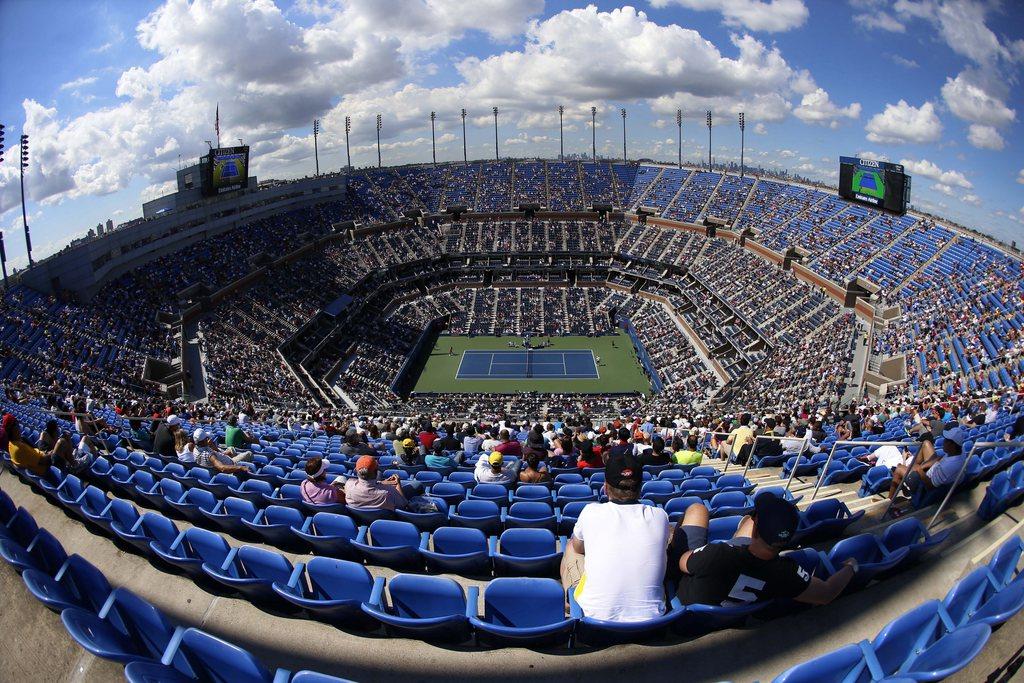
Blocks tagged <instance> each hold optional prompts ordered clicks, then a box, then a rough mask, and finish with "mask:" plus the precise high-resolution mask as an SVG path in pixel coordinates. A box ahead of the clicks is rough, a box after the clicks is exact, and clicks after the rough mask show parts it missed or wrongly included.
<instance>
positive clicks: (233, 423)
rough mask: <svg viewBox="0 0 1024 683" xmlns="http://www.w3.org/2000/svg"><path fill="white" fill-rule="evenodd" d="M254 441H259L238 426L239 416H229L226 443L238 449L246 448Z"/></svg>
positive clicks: (225, 430) (229, 446) (225, 433)
mask: <svg viewBox="0 0 1024 683" xmlns="http://www.w3.org/2000/svg"><path fill="white" fill-rule="evenodd" d="M254 443H259V442H258V441H257V440H256V439H254V438H252V436H251V435H250V434H249V433H248V432H246V431H245V430H244V429H242V428H241V427H239V426H238V416H237V415H231V416H230V417H228V426H227V427H226V428H225V429H224V445H225V446H227V447H228V448H234V449H236V450H245V449H247V448H249V447H250V446H252V445H253V444H254Z"/></svg>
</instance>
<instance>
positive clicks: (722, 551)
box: [581, 495, 857, 605]
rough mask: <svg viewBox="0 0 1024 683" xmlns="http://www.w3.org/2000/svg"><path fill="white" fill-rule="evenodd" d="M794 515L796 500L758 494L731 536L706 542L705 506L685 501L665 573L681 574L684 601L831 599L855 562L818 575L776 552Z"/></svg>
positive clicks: (791, 528) (794, 522)
mask: <svg viewBox="0 0 1024 683" xmlns="http://www.w3.org/2000/svg"><path fill="white" fill-rule="evenodd" d="M581 518H582V515H581ZM799 519H800V515H799V513H798V512H797V509H796V506H795V505H793V504H792V503H790V502H789V501H786V500H783V499H782V498H779V497H778V496H771V495H765V496H758V497H757V498H756V499H755V501H754V514H753V515H751V516H748V517H744V518H743V521H742V522H741V523H740V525H739V528H738V529H737V530H736V533H735V535H734V536H733V538H732V540H730V541H728V542H726V543H708V524H709V513H708V509H707V507H705V506H704V505H702V504H694V505H691V506H690V507H688V508H687V509H686V512H685V513H684V515H683V519H682V520H680V522H679V524H678V525H677V527H676V529H675V531H674V532H673V537H672V542H671V544H670V545H669V552H668V557H669V563H670V567H671V569H672V570H673V571H672V572H671V574H670V575H675V574H677V573H678V574H679V575H680V579H679V588H678V591H677V595H678V597H679V600H680V601H681V602H682V603H683V604H684V605H695V604H699V605H730V604H743V603H749V602H759V601H763V600H770V599H773V598H793V599H795V600H796V601H798V602H803V603H807V604H811V605H824V604H827V603H829V602H832V601H833V600H835V599H836V598H837V597H839V594H840V593H842V592H843V589H845V588H846V586H847V585H848V584H849V583H850V580H851V579H852V578H853V576H854V574H855V573H856V571H857V562H856V560H854V559H852V558H850V559H848V560H846V562H844V563H843V566H842V567H841V568H840V569H839V571H837V572H836V573H835V574H833V575H832V576H830V577H829V578H828V580H826V581H823V580H821V579H818V578H815V577H812V576H811V575H810V574H809V573H808V572H807V571H806V570H805V569H804V568H803V567H801V566H800V565H799V564H797V563H796V562H795V561H793V560H791V559H789V558H787V557H781V556H780V555H779V553H780V552H781V551H782V550H783V549H784V548H785V547H786V545H787V544H788V543H789V541H790V539H791V538H792V537H793V534H794V533H795V532H796V527H797V523H798V521H799ZM676 570H678V571H676Z"/></svg>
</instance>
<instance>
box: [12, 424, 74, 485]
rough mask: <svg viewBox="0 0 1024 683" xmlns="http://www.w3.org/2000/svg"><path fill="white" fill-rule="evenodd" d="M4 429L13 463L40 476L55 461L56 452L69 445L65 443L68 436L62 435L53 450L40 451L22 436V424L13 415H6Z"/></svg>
mask: <svg viewBox="0 0 1024 683" xmlns="http://www.w3.org/2000/svg"><path fill="white" fill-rule="evenodd" d="M7 418H10V419H9V420H8V419H7ZM4 431H5V432H7V440H8V444H7V452H8V453H9V454H10V456H11V463H12V464H13V465H14V466H15V467H20V468H22V469H25V470H28V471H29V472H31V473H32V474H37V475H40V476H42V475H44V474H46V471H47V469H48V468H49V467H50V465H51V464H52V463H53V458H54V456H55V454H56V452H57V451H60V450H61V449H63V448H66V447H67V446H65V443H64V442H65V440H66V437H65V436H61V437H60V438H59V439H57V442H56V443H55V444H54V448H53V449H52V450H50V451H48V452H45V453H44V452H43V451H40V450H39V449H37V448H35V447H34V446H33V445H32V444H30V443H28V442H27V441H25V440H24V439H23V438H22V436H21V425H20V424H18V420H17V419H16V418H15V417H14V416H13V415H5V416H4Z"/></svg>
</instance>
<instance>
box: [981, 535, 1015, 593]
mask: <svg viewBox="0 0 1024 683" xmlns="http://www.w3.org/2000/svg"><path fill="white" fill-rule="evenodd" d="M1022 553H1024V541H1022V540H1021V538H1020V536H1014V537H1012V538H1010V539H1009V540H1007V541H1006V542H1005V543H1003V544H1002V545H1001V546H999V550H997V551H996V553H995V555H993V556H992V559H991V560H989V561H988V568H989V571H991V572H992V576H993V577H994V578H995V580H996V583H997V584H998V585H1000V586H1005V585H1007V584H1008V583H1010V582H1011V581H1013V580H1015V579H1016V578H1017V577H1018V575H1019V574H1018V571H1017V566H1018V564H1019V563H1020V558H1021V554H1022Z"/></svg>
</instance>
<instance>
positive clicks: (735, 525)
mask: <svg viewBox="0 0 1024 683" xmlns="http://www.w3.org/2000/svg"><path fill="white" fill-rule="evenodd" d="M741 521H743V517H741V516H740V515H734V516H732V517H715V518H714V519H711V520H709V521H708V543H714V542H715V541H728V540H729V539H731V538H732V537H733V535H734V534H735V533H736V530H737V529H739V527H740V522H741Z"/></svg>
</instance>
